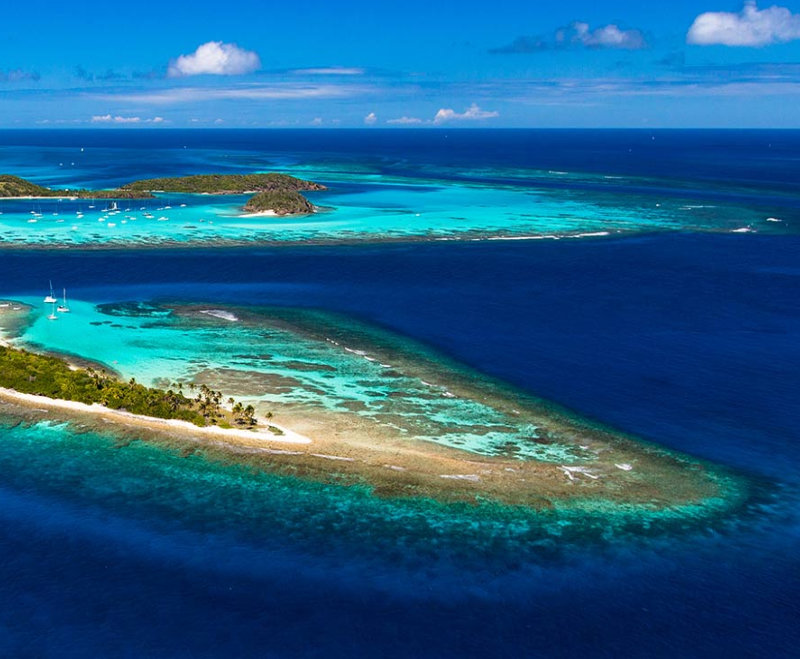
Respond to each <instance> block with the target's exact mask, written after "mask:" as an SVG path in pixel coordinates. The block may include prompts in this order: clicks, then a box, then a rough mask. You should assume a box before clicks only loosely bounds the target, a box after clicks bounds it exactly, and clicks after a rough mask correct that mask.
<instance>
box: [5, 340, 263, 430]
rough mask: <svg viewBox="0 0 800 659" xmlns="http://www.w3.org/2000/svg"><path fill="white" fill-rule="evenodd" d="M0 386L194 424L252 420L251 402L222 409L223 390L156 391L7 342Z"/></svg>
mask: <svg viewBox="0 0 800 659" xmlns="http://www.w3.org/2000/svg"><path fill="white" fill-rule="evenodd" d="M0 387H5V388H7V389H14V390H15V391H19V392H22V393H26V394H38V395H40V396H47V397H49V398H60V399H63V400H72V401H77V402H80V403H86V404H88V405H91V404H92V403H99V404H100V405H104V406H106V407H108V408H110V409H114V410H124V411H126V412H131V413H133V414H142V415H145V416H152V417H157V418H160V419H181V420H183V421H189V422H191V423H194V424H195V425H197V426H208V425H220V426H223V427H229V428H230V427H232V425H237V426H245V427H252V426H254V425H255V424H256V419H255V409H254V408H253V406H252V405H247V406H243V405H242V404H241V403H237V402H236V401H234V400H233V399H232V398H229V399H228V403H229V404H230V405H231V407H232V411H230V412H229V411H228V410H226V409H225V408H223V407H222V394H221V393H220V392H219V391H214V390H212V389H210V388H209V387H207V386H206V385H201V386H200V387H196V386H195V385H194V384H189V388H190V390H191V392H192V395H191V397H187V396H185V395H184V393H183V383H181V382H176V383H173V387H174V389H173V388H170V389H169V390H167V391H164V390H162V389H154V388H152V387H146V386H144V385H142V384H139V383H138V382H136V380H134V379H133V378H131V379H130V380H129V381H128V382H123V381H121V380H118V379H116V378H114V377H112V376H110V375H109V374H108V373H106V372H105V371H97V370H95V369H92V368H85V369H84V368H74V367H71V366H70V365H69V364H67V362H65V361H64V360H62V359H59V358H57V357H51V356H47V355H39V354H35V353H32V352H28V351H27V350H17V349H15V348H9V347H5V346H0ZM195 392H196V395H195ZM269 416H270V417H271V416H272V415H271V414H270V415H269Z"/></svg>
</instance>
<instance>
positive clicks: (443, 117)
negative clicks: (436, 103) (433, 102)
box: [433, 103, 500, 124]
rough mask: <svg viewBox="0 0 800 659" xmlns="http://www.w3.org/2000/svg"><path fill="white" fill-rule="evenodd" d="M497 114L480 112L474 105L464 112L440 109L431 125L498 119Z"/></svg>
mask: <svg viewBox="0 0 800 659" xmlns="http://www.w3.org/2000/svg"><path fill="white" fill-rule="evenodd" d="M499 116H500V113H499V112H489V111H487V110H481V109H480V108H479V107H478V105H477V104H476V103H473V104H472V105H470V106H469V107H468V108H467V109H466V110H464V112H460V113H459V112H456V111H455V110H453V109H451V108H441V109H440V110H439V111H438V112H437V113H436V116H435V117H434V118H433V123H435V124H443V123H445V122H447V121H476V120H480V119H491V118H492V117H499Z"/></svg>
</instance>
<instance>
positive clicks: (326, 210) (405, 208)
mask: <svg viewBox="0 0 800 659" xmlns="http://www.w3.org/2000/svg"><path fill="white" fill-rule="evenodd" d="M176 166H177V165H176ZM344 167H345V164H341V165H338V166H329V167H327V168H320V167H319V165H306V166H302V165H298V166H295V167H292V168H289V169H284V171H286V173H289V174H293V175H296V176H301V177H305V178H309V179H312V180H316V181H319V182H322V183H325V184H326V185H328V186H329V190H327V191H323V192H314V193H309V194H308V197H309V198H310V199H311V200H312V202H313V203H314V204H316V205H317V206H318V207H319V208H320V211H319V212H317V213H314V214H313V215H308V216H298V217H269V216H259V217H252V216H251V217H247V216H244V215H243V214H242V211H241V208H242V206H243V205H244V203H245V202H246V200H247V196H232V197H209V196H205V195H175V194H161V195H159V196H158V199H156V200H132V201H126V200H121V201H120V202H119V208H120V210H119V212H117V211H111V212H109V211H107V210H106V209H107V207H108V202H105V201H102V200H97V201H94V202H93V201H90V200H73V201H70V200H69V199H66V198H65V199H61V200H57V199H55V200H51V199H48V200H0V213H2V215H0V246H6V247H7V246H12V245H16V246H36V247H58V246H69V245H73V246H100V247H102V246H105V247H112V246H117V247H120V246H137V245H138V246H147V245H150V246H166V245H172V246H175V245H188V244H203V245H235V244H245V245H247V244H282V243H283V244H286V243H299V242H305V241H313V242H324V243H336V242H358V241H376V240H451V239H461V240H467V239H468V240H485V239H493V238H494V239H497V238H516V239H521V238H528V239H534V238H540V239H541V238H544V239H555V238H562V237H577V238H580V237H594V236H598V235H600V236H603V235H609V234H617V233H629V232H652V231H675V230H701V231H736V232H754V231H755V232H765V233H786V232H793V231H796V230H797V228H798V226H800V225H798V222H797V219H798V218H797V212H796V211H794V210H792V211H790V212H789V213H787V209H786V208H784V207H781V205H780V204H781V200H780V199H776V198H767V199H763V200H762V199H759V197H758V196H757V195H750V196H747V195H745V196H740V197H737V196H736V195H731V194H730V193H726V194H724V195H722V196H721V197H720V198H718V199H710V200H708V199H706V200H703V199H700V200H698V199H696V198H694V197H693V196H692V193H691V191H682V190H681V189H680V188H678V189H663V188H661V187H659V185H663V184H661V183H659V182H657V181H656V182H654V181H638V180H636V179H631V178H625V179H621V178H618V177H608V176H599V175H589V174H583V175H568V174H567V173H566V172H538V171H537V172H526V173H523V174H520V173H519V172H505V171H503V172H502V173H501V174H502V178H501V182H500V183H498V182H496V181H495V180H494V179H493V178H492V172H473V173H469V172H467V173H465V174H464V176H465V177H466V178H468V179H474V180H472V181H470V182H464V181H458V180H446V179H445V180H442V179H441V178H439V179H437V178H426V177H424V176H421V175H415V174H413V173H407V174H406V175H405V176H399V175H397V174H381V173H377V172H374V171H369V169H368V168H359V167H358V166H357V164H353V163H348V164H347V166H346V168H347V169H349V171H341V169H342V168H344ZM240 171H251V170H247V169H246V168H245V167H244V166H241V169H240ZM173 173H180V172H173ZM424 173H425V172H421V173H420V174H424ZM431 175H432V173H431ZM497 175H498V173H497V172H494V176H495V177H496V176H497ZM482 179H485V180H486V182H485V183H481V182H480V181H481V180H482ZM783 201H784V202H789V201H793V200H792V198H791V197H786V198H785V199H784V200H783Z"/></svg>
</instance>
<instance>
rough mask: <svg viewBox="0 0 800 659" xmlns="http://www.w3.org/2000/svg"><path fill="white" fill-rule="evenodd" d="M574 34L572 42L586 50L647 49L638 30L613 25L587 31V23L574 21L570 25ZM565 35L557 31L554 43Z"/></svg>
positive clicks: (561, 39)
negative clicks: (622, 28) (584, 47)
mask: <svg viewBox="0 0 800 659" xmlns="http://www.w3.org/2000/svg"><path fill="white" fill-rule="evenodd" d="M572 29H573V30H574V33H573V34H572V37H571V39H572V41H573V42H577V43H580V44H583V45H584V46H586V47H587V48H617V49H622V50H640V49H642V48H646V47H647V41H646V40H645V38H644V35H643V34H642V33H641V31H640V30H621V29H620V28H619V27H618V26H616V25H614V24H613V23H612V24H610V25H605V26H604V27H598V28H596V29H594V30H590V29H589V24H588V23H582V22H580V21H576V22H575V23H573V24H572ZM564 38H565V33H564V32H562V31H559V32H558V33H557V34H556V41H558V42H560V41H563V39H564Z"/></svg>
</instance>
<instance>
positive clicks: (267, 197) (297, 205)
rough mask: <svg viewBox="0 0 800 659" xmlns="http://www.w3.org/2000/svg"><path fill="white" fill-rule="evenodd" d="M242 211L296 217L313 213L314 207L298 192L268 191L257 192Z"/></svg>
mask: <svg viewBox="0 0 800 659" xmlns="http://www.w3.org/2000/svg"><path fill="white" fill-rule="evenodd" d="M244 210H245V211H246V212H248V213H262V212H264V211H272V212H273V213H275V214H276V215H298V214H302V213H313V212H314V206H313V205H312V204H311V202H310V201H308V199H306V198H305V197H304V196H303V195H301V194H300V193H299V192H292V191H286V192H282V191H270V192H259V193H258V194H257V195H255V196H254V197H251V199H250V201H248V202H247V203H246V204H245V206H244Z"/></svg>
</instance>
